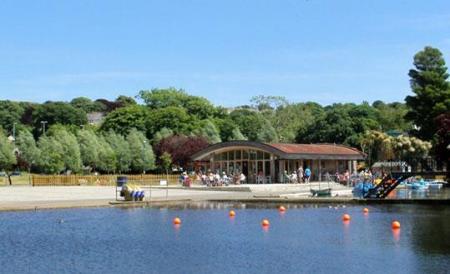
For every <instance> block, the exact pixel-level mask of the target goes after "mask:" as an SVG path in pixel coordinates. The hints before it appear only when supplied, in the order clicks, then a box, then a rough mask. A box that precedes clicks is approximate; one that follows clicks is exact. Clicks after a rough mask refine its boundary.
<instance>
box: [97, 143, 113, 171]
mask: <svg viewBox="0 0 450 274" xmlns="http://www.w3.org/2000/svg"><path fill="white" fill-rule="evenodd" d="M97 167H98V168H99V169H100V170H102V171H103V172H106V173H113V172H114V171H116V168H117V158H116V154H115V153H114V150H113V149H112V147H111V145H110V144H109V143H108V142H107V141H106V139H105V137H103V136H100V137H98V164H97Z"/></svg>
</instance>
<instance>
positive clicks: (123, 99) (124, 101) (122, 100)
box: [116, 95, 137, 107]
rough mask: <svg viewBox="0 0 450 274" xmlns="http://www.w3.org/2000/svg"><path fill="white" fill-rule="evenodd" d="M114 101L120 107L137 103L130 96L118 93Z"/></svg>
mask: <svg viewBox="0 0 450 274" xmlns="http://www.w3.org/2000/svg"><path fill="white" fill-rule="evenodd" d="M116 103H118V104H119V105H120V106H121V107H128V106H133V105H137V103H136V100H134V99H133V98H132V97H129V96H124V95H120V96H119V97H117V99H116Z"/></svg>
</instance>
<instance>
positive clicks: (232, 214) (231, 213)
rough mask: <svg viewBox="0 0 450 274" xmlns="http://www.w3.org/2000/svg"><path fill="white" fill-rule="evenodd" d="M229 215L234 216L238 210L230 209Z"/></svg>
mask: <svg viewBox="0 0 450 274" xmlns="http://www.w3.org/2000/svg"><path fill="white" fill-rule="evenodd" d="M228 215H230V217H234V216H236V212H234V210H230V212H229V213H228Z"/></svg>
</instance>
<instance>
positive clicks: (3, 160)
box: [0, 131, 16, 185]
mask: <svg viewBox="0 0 450 274" xmlns="http://www.w3.org/2000/svg"><path fill="white" fill-rule="evenodd" d="M15 164H16V157H15V155H14V147H13V145H12V144H11V142H10V141H9V140H8V138H7V137H6V136H5V135H4V134H3V132H2V131H0V170H4V171H5V172H6V174H7V176H8V181H9V184H10V185H11V184H12V182H11V173H10V171H11V170H12V169H13V167H14V165H15Z"/></svg>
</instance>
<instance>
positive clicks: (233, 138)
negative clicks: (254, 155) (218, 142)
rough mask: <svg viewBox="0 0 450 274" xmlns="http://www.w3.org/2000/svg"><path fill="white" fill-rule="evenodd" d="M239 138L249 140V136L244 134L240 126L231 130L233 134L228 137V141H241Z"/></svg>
mask: <svg viewBox="0 0 450 274" xmlns="http://www.w3.org/2000/svg"><path fill="white" fill-rule="evenodd" d="M239 140H247V137H245V136H244V135H243V134H242V132H241V131H240V130H239V128H233V130H232V131H231V136H230V138H229V139H228V141H239Z"/></svg>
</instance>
